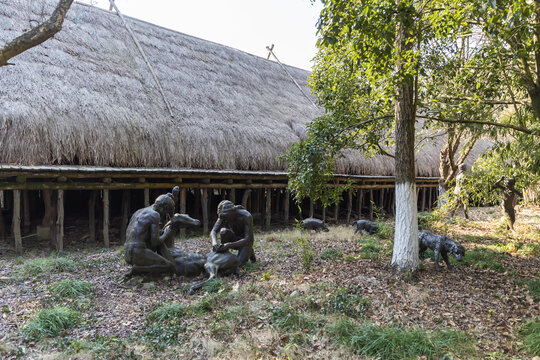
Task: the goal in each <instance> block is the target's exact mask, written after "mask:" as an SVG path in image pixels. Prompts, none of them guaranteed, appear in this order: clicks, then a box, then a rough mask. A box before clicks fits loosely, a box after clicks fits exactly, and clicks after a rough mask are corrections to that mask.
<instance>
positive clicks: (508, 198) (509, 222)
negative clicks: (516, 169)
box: [493, 176, 523, 230]
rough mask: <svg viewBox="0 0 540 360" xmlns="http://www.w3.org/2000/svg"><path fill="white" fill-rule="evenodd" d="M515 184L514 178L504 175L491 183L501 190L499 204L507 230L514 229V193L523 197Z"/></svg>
mask: <svg viewBox="0 0 540 360" xmlns="http://www.w3.org/2000/svg"><path fill="white" fill-rule="evenodd" d="M515 185H516V179H514V178H513V177H510V178H507V177H505V176H501V178H500V179H499V180H497V181H496V182H495V184H494V185H493V188H495V189H501V190H502V202H501V206H502V210H503V213H504V217H505V218H506V228H507V229H509V230H514V222H515V221H516V211H515V210H514V204H515V202H516V195H519V196H521V197H523V194H522V193H521V192H519V191H518V190H516V189H515V188H514V186H515Z"/></svg>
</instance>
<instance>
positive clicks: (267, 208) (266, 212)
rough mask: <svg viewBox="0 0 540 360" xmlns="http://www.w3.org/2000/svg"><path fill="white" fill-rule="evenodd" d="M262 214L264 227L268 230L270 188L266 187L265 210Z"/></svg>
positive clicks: (270, 214) (270, 204)
mask: <svg viewBox="0 0 540 360" xmlns="http://www.w3.org/2000/svg"><path fill="white" fill-rule="evenodd" d="M264 215H265V216H264V228H265V229H266V230H268V229H270V222H271V221H272V189H266V211H265V214H264Z"/></svg>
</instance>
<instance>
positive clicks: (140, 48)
mask: <svg viewBox="0 0 540 360" xmlns="http://www.w3.org/2000/svg"><path fill="white" fill-rule="evenodd" d="M109 2H110V3H111V7H113V8H114V10H115V11H116V13H117V14H118V16H119V17H120V19H122V23H123V24H124V26H125V27H126V29H127V31H128V32H129V34H130V35H131V38H132V39H133V41H134V42H135V45H137V49H139V52H140V53H141V55H142V57H143V59H144V62H145V63H146V65H148V68H149V69H150V72H151V73H152V76H153V77H154V80H155V81H156V84H157V86H158V88H159V92H160V93H161V96H162V97H163V101H164V102H165V105H166V106H167V110H169V114H171V117H172V118H174V114H173V112H172V109H171V106H170V105H169V102H168V101H167V97H166V96H165V92H164V91H163V88H162V87H161V83H160V82H159V79H158V77H157V75H156V72H155V71H154V68H153V67H152V64H150V61H148V58H147V57H146V54H145V53H144V51H143V48H142V47H141V44H140V43H139V41H138V40H137V38H136V37H135V33H134V32H133V30H131V27H130V26H129V24H128V23H127V22H126V19H125V18H124V16H123V15H122V14H121V13H120V10H118V7H117V6H116V4H115V3H114V0H109Z"/></svg>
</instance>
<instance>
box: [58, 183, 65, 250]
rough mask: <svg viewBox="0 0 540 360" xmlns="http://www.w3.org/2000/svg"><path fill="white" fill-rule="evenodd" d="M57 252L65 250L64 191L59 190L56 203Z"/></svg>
mask: <svg viewBox="0 0 540 360" xmlns="http://www.w3.org/2000/svg"><path fill="white" fill-rule="evenodd" d="M56 204H57V205H56V209H57V211H56V250H58V251H61V250H64V190H58V197H57V202H56Z"/></svg>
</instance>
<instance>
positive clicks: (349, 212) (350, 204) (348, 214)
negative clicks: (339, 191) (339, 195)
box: [347, 190, 352, 224]
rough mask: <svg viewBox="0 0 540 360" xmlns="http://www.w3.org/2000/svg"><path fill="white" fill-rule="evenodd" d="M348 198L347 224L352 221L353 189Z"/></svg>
mask: <svg viewBox="0 0 540 360" xmlns="http://www.w3.org/2000/svg"><path fill="white" fill-rule="evenodd" d="M348 196H349V197H348V198H347V224H349V223H350V222H351V213H352V190H349V194H348Z"/></svg>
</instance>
